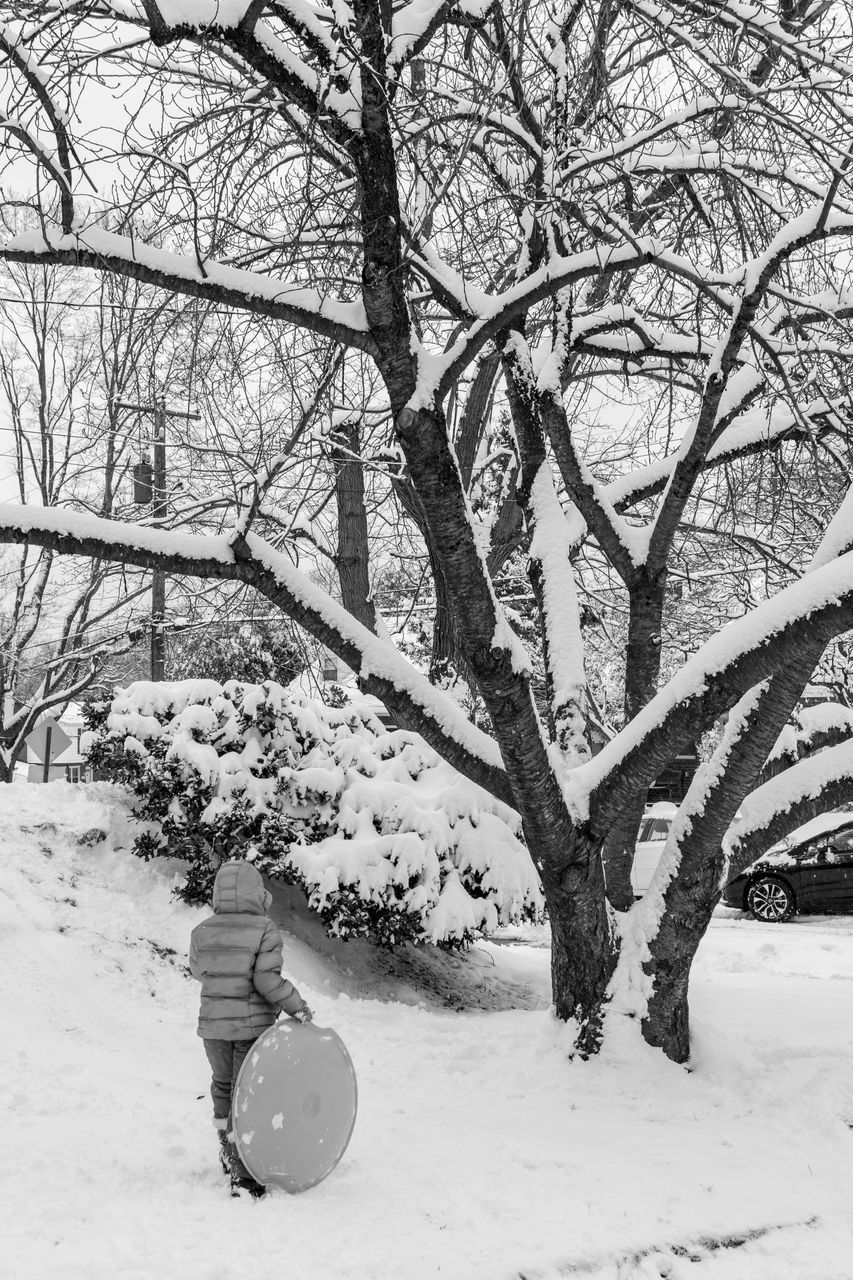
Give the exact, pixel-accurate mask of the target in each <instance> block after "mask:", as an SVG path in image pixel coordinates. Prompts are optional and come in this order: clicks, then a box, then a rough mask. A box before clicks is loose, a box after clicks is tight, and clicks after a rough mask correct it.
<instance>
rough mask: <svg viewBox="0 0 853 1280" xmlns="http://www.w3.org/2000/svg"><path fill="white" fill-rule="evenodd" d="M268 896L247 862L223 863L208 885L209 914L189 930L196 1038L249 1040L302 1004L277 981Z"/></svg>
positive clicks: (278, 960) (277, 941) (276, 941)
mask: <svg viewBox="0 0 853 1280" xmlns="http://www.w3.org/2000/svg"><path fill="white" fill-rule="evenodd" d="M271 900H272V899H271V897H270V895H269V893H268V892H267V891H266V889H265V888H264V882H263V880H262V879H261V875H260V872H259V871H258V870H257V869H256V868H255V867H253V866H252V865H251V863H249V862H236V861H235V862H225V863H223V864H222V866H221V867H220V868H219V871H218V872H217V874H216V880H215V881H214V885H213V915H212V916H208V918H207V919H206V920H202V922H201V924H198V925H196V927H195V928H194V929H193V931H192V938H191V940H190V970H191V972H192V975H193V977H194V978H197V979H198V981H199V982H200V983H201V1009H200V1010H199V1017H198V1034H199V1035H200V1036H202V1037H204V1038H205V1039H207V1040H253V1039H254V1038H255V1037H256V1036H259V1035H260V1034H261V1032H262V1031H263V1030H264V1029H265V1028H266V1027H268V1026H270V1025H271V1024H272V1023H273V1022H275V1019H276V1014H277V1013H278V1011H279V1010H282V1009H283V1010H284V1012H285V1013H298V1012H299V1010H300V1009H302V1008H303V1006H304V1003H305V1002H304V1001H303V999H302V997H301V995H300V994H299V992H298V991H297V990H296V988H295V987H294V985H293V983H292V982H289V981H288V980H287V978H283V977H282V976H281V965H282V954H281V934H280V933H279V931H278V929H277V928H276V927H275V925H274V924H273V922H272V920H270V919H269V917H268V916H267V915H266V910H267V908H268V907H269V905H270V902H271Z"/></svg>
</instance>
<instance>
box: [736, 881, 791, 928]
mask: <svg viewBox="0 0 853 1280" xmlns="http://www.w3.org/2000/svg"><path fill="white" fill-rule="evenodd" d="M746 909H747V911H748V912H749V913H750V915H752V917H753V918H754V919H755V920H758V921H759V922H760V923H761V924H783V923H784V922H785V921H786V920H790V919H791V916H792V915H793V914H794V913H795V911H796V910H797V900H796V898H795V897H794V891H793V889H792V888H791V886H790V885H789V884H787V883H786V882H785V881H784V880H781V879H780V878H779V877H778V876H759V878H758V879H757V880H753V881H752V883H751V884H750V886H749V888H748V889H747V891H746Z"/></svg>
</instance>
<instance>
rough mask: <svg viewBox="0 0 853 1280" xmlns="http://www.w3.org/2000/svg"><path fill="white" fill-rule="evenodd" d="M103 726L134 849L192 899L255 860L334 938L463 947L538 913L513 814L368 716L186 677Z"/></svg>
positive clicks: (282, 693)
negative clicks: (131, 817)
mask: <svg viewBox="0 0 853 1280" xmlns="http://www.w3.org/2000/svg"><path fill="white" fill-rule="evenodd" d="M95 720H96V724H95V727H96V728H97V734H96V737H95V741H94V744H93V746H92V748H91V751H90V760H91V761H92V763H93V764H94V765H95V766H96V767H97V768H98V769H99V770H100V772H101V774H102V775H103V776H106V777H108V778H112V779H114V780H116V781H120V782H123V783H125V784H127V785H128V786H129V787H130V788H131V790H132V791H133V793H134V795H135V796H136V799H137V804H136V807H135V810H134V813H135V814H136V816H137V818H138V819H139V820H140V822H141V823H142V824H144V827H143V830H142V831H141V832H140V834H139V836H138V837H137V840H136V844H135V852H136V853H138V854H139V856H140V857H142V858H152V857H156V856H158V855H164V856H169V857H179V858H184V859H186V860H187V862H188V863H189V870H188V874H187V879H186V883H185V884H184V886H183V887H182V889H181V890H180V894H181V896H182V897H183V898H185V899H186V900H187V901H193V902H200V901H205V900H207V899H208V897H209V893H210V887H211V884H212V881H213V876H214V875H215V869H216V866H217V865H218V863H219V861H220V859H221V858H224V857H233V856H245V857H247V858H250V859H252V860H253V861H254V863H255V865H256V866H257V867H258V868H259V869H260V870H261V871H263V872H265V873H266V874H268V875H270V876H272V877H276V878H279V879H283V880H286V881H289V882H291V883H296V884H299V885H301V886H302V887H303V888H304V889H305V891H306V893H307V894H308V899H309V903H310V905H311V907H312V908H313V909H314V910H315V911H317V912H319V914H320V916H321V917H322V919H323V921H324V923H325V926H326V928H327V929H328V931H329V932H330V933H331V934H333V935H336V936H339V937H355V936H364V937H370V938H372V939H373V940H374V941H376V942H378V943H381V944H384V945H393V944H395V943H399V942H404V941H412V942H426V941H428V942H434V943H438V944H441V945H457V944H462V943H464V942H466V941H468V940H469V939H470V938H471V937H472V936H473V935H474V934H476V933H478V932H480V931H488V930H491V929H494V928H495V927H496V926H497V925H498V924H502V923H509V922H512V921H516V920H519V919H521V918H534V917H536V916H537V915H538V914H539V913H540V912H541V909H542V896H541V891H540V887H539V883H538V879H537V876H536V872H535V869H534V867H533V864H532V862H531V860H530V857H529V855H528V853H527V851H526V849H525V848H524V845H523V844H522V843H521V840H520V825H519V821H518V817H517V815H516V814H515V813H514V812H513V811H512V810H511V809H508V808H507V807H506V806H503V805H501V804H499V802H498V801H496V800H494V799H492V797H490V796H489V795H487V794H486V792H484V791H482V790H481V789H480V788H478V787H476V786H475V785H474V784H473V783H471V782H468V781H467V780H466V779H464V778H462V777H461V776H460V775H459V774H458V773H456V772H455V770H453V769H452V768H451V767H450V766H449V765H447V764H446V763H445V762H444V761H442V760H441V759H440V758H439V757H438V756H437V755H436V754H435V752H434V751H432V750H431V749H430V748H429V747H428V746H427V745H426V743H425V742H424V741H423V740H422V739H421V738H419V737H418V736H417V735H415V734H411V733H404V732H401V731H394V732H387V731H386V730H385V728H384V726H383V725H382V724H381V723H380V722H379V721H378V720H376V719H374V718H373V717H372V716H371V715H370V714H369V713H367V712H364V713H362V712H360V711H357V710H356V709H355V708H354V707H353V706H345V707H341V708H330V707H327V706H324V705H323V704H322V703H319V702H312V701H309V700H307V699H305V698H301V697H297V696H294V695H292V694H290V693H289V692H288V691H287V690H285V689H284V688H282V686H281V685H278V684H274V683H272V682H265V683H264V684H262V685H247V684H240V683H238V682H236V681H229V682H228V683H226V684H225V685H220V684H217V683H216V682H215V681H211V680H186V681H182V682H179V683H174V684H150V683H147V682H139V683H137V684H133V685H130V686H129V688H127V689H122V690H118V691H117V692H116V695H115V697H114V699H113V701H112V703H111V704H103V705H102V707H101V709H100V711H99V712H97V713H95Z"/></svg>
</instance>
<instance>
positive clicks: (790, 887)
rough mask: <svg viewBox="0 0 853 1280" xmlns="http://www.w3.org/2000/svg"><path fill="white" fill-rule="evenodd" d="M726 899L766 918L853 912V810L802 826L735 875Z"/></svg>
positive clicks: (780, 920) (773, 920)
mask: <svg viewBox="0 0 853 1280" xmlns="http://www.w3.org/2000/svg"><path fill="white" fill-rule="evenodd" d="M722 900H723V902H724V903H725V905H726V906H727V907H737V908H738V909H739V910H741V911H747V912H749V913H750V915H752V916H753V917H754V918H755V919H756V920H760V921H761V922H762V923H765V924H782V923H783V922H784V921H785V920H790V919H791V918H792V917H793V916H795V915H797V914H800V913H801V914H808V913H809V912H820V913H824V912H826V913H835V914H846V913H850V914H853V813H825V814H821V815H820V817H818V818H815V819H813V821H812V822H808V823H806V825H805V826H803V827H800V828H798V830H796V831H794V832H792V834H791V835H790V836H788V837H787V838H786V839H785V840H783V841H781V842H780V843H779V844H777V845H774V846H773V847H772V848H771V849H769V850H768V851H767V853H765V854H763V855H762V856H761V857H760V858H759V859H758V860H757V861H756V862H753V864H752V865H751V866H749V867H747V868H746V870H745V871H743V872H742V873H741V874H740V875H738V876H735V877H734V879H732V880H730V881H729V883H728V884H727V885H726V886H725V888H724V889H723V895H722Z"/></svg>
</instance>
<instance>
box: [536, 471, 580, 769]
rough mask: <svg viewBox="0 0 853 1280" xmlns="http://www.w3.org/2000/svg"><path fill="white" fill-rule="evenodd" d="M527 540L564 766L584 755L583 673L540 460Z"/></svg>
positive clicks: (560, 521)
mask: <svg viewBox="0 0 853 1280" xmlns="http://www.w3.org/2000/svg"><path fill="white" fill-rule="evenodd" d="M530 507H531V514H532V517H533V519H532V524H533V537H532V539H531V543H530V558H531V560H535V561H538V563H539V565H540V566H541V570H542V615H543V624H544V639H545V651H546V654H547V662H548V671H549V676H550V681H551V705H552V711H553V717H554V728H555V731H556V737H557V745H558V746H559V748H560V750H561V751H562V752H563V754H564V756H565V758H566V761H567V763H569V764H577V763H578V762H579V761H581V760H585V759H587V758H588V756H589V747H588V745H587V740H586V715H585V704H586V675H585V673H584V665H583V637H582V635H581V626H580V610H579V608H578V599H577V591H576V589H575V578H574V570H573V568H572V563H571V560H570V558H569V552H570V550H571V546H570V543H571V537H570V535H569V530H568V526H567V525H566V518H565V516H564V515H563V511H562V508H561V507H560V503H559V501H558V500H557V494H556V491H555V489H554V478H553V476H552V475H551V467H550V464H549V463H548V462H547V461H546V462H543V463H542V465H541V466H540V468H539V471H538V472H537V475H536V478H535V480H534V481H533V484H532V486H531V491H530Z"/></svg>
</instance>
